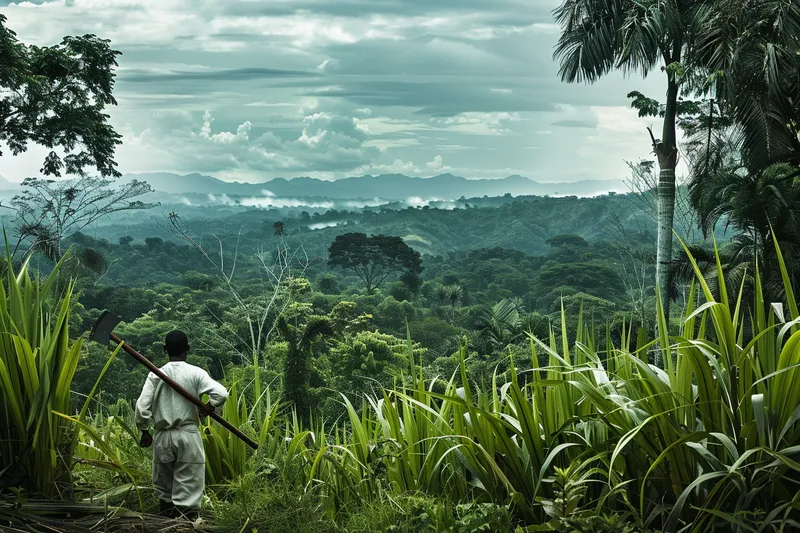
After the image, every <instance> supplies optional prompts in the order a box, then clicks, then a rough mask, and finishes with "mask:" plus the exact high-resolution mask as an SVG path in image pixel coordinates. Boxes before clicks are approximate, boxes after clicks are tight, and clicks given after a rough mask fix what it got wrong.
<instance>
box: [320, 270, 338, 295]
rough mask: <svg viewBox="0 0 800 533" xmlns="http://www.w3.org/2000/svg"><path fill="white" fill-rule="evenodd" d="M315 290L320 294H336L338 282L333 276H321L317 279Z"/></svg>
mask: <svg viewBox="0 0 800 533" xmlns="http://www.w3.org/2000/svg"><path fill="white" fill-rule="evenodd" d="M317 288H318V289H319V290H320V292H321V293H322V294H338V292H339V282H338V280H337V279H336V276H334V275H333V274H323V275H322V276H320V277H319V278H318V279H317Z"/></svg>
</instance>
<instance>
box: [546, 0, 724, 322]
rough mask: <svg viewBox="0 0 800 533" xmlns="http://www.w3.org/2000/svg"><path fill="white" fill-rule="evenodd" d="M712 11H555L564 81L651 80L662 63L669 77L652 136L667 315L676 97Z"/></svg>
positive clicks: (636, 1) (604, 7) (582, 3)
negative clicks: (657, 132)
mask: <svg viewBox="0 0 800 533" xmlns="http://www.w3.org/2000/svg"><path fill="white" fill-rule="evenodd" d="M711 12H712V8H711V7H710V6H709V3H708V2H706V1H703V0H564V1H563V3H562V4H561V6H560V7H559V8H558V9H556V10H555V12H554V14H555V17H556V21H557V22H558V23H559V24H560V25H561V29H562V33H561V37H560V39H559V41H558V44H557V45H556V50H555V54H554V57H555V58H556V59H557V60H558V61H559V63H560V64H561V67H560V70H559V74H560V76H561V79H562V80H564V81H568V82H588V83H593V82H595V81H597V80H598V79H600V78H601V77H603V76H605V75H606V74H608V73H610V72H612V71H615V70H622V71H623V72H624V73H626V74H630V73H632V72H639V73H641V74H642V75H643V76H647V74H648V73H650V72H651V71H652V70H654V69H655V68H656V67H657V66H658V65H659V64H661V66H662V67H663V70H664V72H665V73H666V75H667V93H666V102H665V104H664V109H663V116H664V122H663V126H662V132H661V139H660V140H659V139H656V138H655V136H654V135H653V133H652V131H651V132H650V137H651V140H652V142H653V149H654V151H655V154H656V157H657V158H658V165H659V178H658V189H657V191H658V244H657V264H656V281H657V283H658V284H659V287H660V290H661V292H662V295H663V297H662V301H663V303H664V306H665V310H666V311H667V313H668V312H669V307H668V305H669V299H668V298H667V297H666V296H667V292H666V291H667V290H668V282H669V279H670V278H669V271H670V267H671V261H672V225H673V220H674V216H675V167H676V165H677V161H678V146H677V140H676V118H677V109H678V96H679V94H680V92H681V85H682V84H683V83H684V82H685V81H686V80H687V74H688V73H689V72H690V69H691V67H692V66H694V64H695V57H694V56H693V52H694V49H695V44H696V42H697V39H698V36H699V35H700V34H701V33H702V32H703V31H704V30H705V29H706V23H707V21H708V19H709V17H710V13H711Z"/></svg>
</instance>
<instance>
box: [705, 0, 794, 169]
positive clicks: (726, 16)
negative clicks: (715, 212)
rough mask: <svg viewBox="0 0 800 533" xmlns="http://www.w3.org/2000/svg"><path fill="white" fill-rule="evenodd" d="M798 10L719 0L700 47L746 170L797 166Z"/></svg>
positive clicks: (772, 3) (783, 4)
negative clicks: (734, 125)
mask: <svg viewBox="0 0 800 533" xmlns="http://www.w3.org/2000/svg"><path fill="white" fill-rule="evenodd" d="M798 34H800V4H798V3H797V2H793V1H792V2H783V1H774V0H764V1H759V2H741V1H736V0H719V1H717V2H716V3H715V8H714V9H713V10H712V20H711V23H710V24H709V25H708V28H707V31H705V32H704V33H703V35H702V37H701V38H700V41H699V47H698V48H699V50H700V52H701V59H702V61H703V63H704V65H705V66H706V68H707V69H708V70H709V71H711V72H713V73H714V74H713V75H712V76H713V81H714V87H715V89H716V96H717V98H718V100H719V102H720V103H721V104H724V105H725V107H726V110H727V112H728V113H730V115H731V116H732V117H733V118H734V119H735V121H736V123H737V126H738V128H737V130H738V131H737V133H738V135H737V137H738V138H739V140H740V141H741V142H740V145H741V152H742V157H743V163H744V166H746V167H747V168H748V170H749V171H750V172H752V173H757V172H758V171H761V170H764V169H765V168H767V167H769V166H770V165H772V164H774V163H789V164H791V165H792V166H794V167H798V166H800V137H799V136H798V134H800V106H798V105H797V102H798V101H799V100H800V83H798V78H799V77H800V57H799V56H798V54H799V53H800V42H798V39H797V35H798Z"/></svg>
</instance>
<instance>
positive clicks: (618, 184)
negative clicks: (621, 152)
mask: <svg viewBox="0 0 800 533" xmlns="http://www.w3.org/2000/svg"><path fill="white" fill-rule="evenodd" d="M133 179H137V180H141V181H146V182H147V183H149V184H150V185H151V186H152V187H153V189H154V190H156V191H159V192H163V193H168V194H205V195H208V194H211V195H215V196H216V195H223V194H226V195H228V196H230V197H254V196H255V197H265V196H266V197H269V196H275V197H281V198H329V199H365V200H366V199H381V200H387V201H398V200H407V199H408V198H411V197H419V198H421V199H423V200H430V199H438V200H456V199H458V198H460V197H462V196H464V197H466V198H470V197H472V198H474V197H480V196H502V195H504V194H511V195H512V196H523V195H535V196H546V195H549V196H571V195H575V196H596V195H598V194H604V193H607V192H609V191H614V192H622V191H625V190H626V187H625V184H624V183H623V181H622V180H583V181H576V182H565V183H540V182H537V181H533V180H531V179H528V178H525V177H523V176H516V175H515V176H509V177H507V178H503V179H467V178H462V177H459V176H453V175H452V174H441V175H439V176H435V177H433V178H414V177H411V176H406V175H403V174H384V175H380V176H360V177H352V178H343V179H339V180H335V181H326V180H320V179H316V178H307V177H301V178H292V179H284V178H277V179H274V180H271V181H268V182H264V183H241V182H227V181H222V180H220V179H217V178H214V177H211V176H204V175H202V174H188V175H178V174H168V173H148V174H126V175H125V176H124V177H123V180H125V181H130V180H133Z"/></svg>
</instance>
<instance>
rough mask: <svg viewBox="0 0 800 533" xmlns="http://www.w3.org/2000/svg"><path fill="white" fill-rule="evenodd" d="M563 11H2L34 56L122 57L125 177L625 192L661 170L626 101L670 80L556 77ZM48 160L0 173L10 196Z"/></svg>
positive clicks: (5, 160)
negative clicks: (633, 179) (641, 171)
mask: <svg viewBox="0 0 800 533" xmlns="http://www.w3.org/2000/svg"><path fill="white" fill-rule="evenodd" d="M558 3H559V0H262V1H256V0H214V1H209V0H54V1H41V0H37V1H33V2H21V3H13V2H11V3H9V2H8V1H2V0H0V12H2V13H3V14H5V15H6V16H7V17H8V21H7V26H8V27H9V28H10V29H12V30H14V31H15V32H16V33H17V36H18V38H19V39H20V40H21V41H23V42H26V43H34V44H39V45H44V44H55V43H57V42H59V41H60V40H61V38H62V37H63V36H64V35H74V34H85V33H93V34H96V35H98V36H99V37H102V38H107V39H110V40H111V44H112V46H113V47H114V48H115V49H117V50H119V51H121V52H122V55H121V56H120V57H119V68H118V70H117V73H118V77H117V84H116V87H115V96H116V98H117V100H118V103H119V105H118V106H117V107H114V108H111V109H110V110H109V114H110V115H111V122H112V124H113V126H114V127H115V128H116V130H117V131H118V132H120V133H121V134H122V135H123V145H122V146H120V147H119V148H118V150H117V156H116V159H117V162H118V163H119V169H120V170H121V171H122V172H123V173H133V172H154V171H159V172H176V173H181V174H188V173H191V172H199V173H202V174H208V175H212V176H216V177H218V178H221V179H226V180H232V181H234V180H235V181H248V182H261V181H267V180H269V179H272V178H276V177H286V178H290V177H295V176H311V177H318V178H322V179H337V178H342V177H346V176H360V175H365V174H371V175H377V174H387V173H403V174H407V175H412V176H422V177H428V176H433V175H437V174H442V173H452V174H456V175H459V176H465V177H468V178H499V177H505V176H509V175H512V174H519V175H522V176H526V177H528V178H531V179H534V180H537V181H542V182H563V181H578V180H585V179H624V178H625V177H627V175H628V174H629V173H628V167H627V165H626V163H625V161H626V160H627V161H636V160H639V159H641V158H647V157H650V140H649V136H648V133H647V131H646V127H647V126H654V127H655V128H656V130H658V129H660V125H659V123H658V121H657V120H655V119H641V118H639V117H637V114H636V112H635V111H634V110H631V109H630V106H629V101H628V99H627V98H626V95H627V94H628V93H629V92H630V91H632V90H639V91H641V92H643V93H645V94H647V95H648V96H652V97H654V98H659V99H660V98H662V95H663V93H664V90H665V83H664V80H663V75H662V74H661V73H659V72H654V73H652V74H651V75H650V76H649V77H648V78H647V79H644V80H643V79H642V78H640V77H637V78H630V79H625V78H623V76H622V75H621V74H614V75H611V76H609V77H608V78H606V79H603V80H601V81H600V82H598V83H596V84H594V85H583V84H567V83H564V82H561V81H560V79H559V77H558V65H557V64H556V63H555V62H554V60H553V57H552V56H553V47H554V45H555V43H556V41H557V39H558V34H559V28H558V26H557V25H555V23H554V21H553V17H552V10H553V9H554V8H556V7H557V6H558ZM45 154H46V151H44V150H43V149H41V148H32V149H30V150H29V152H28V153H27V154H24V155H21V156H17V157H12V156H10V155H8V154H6V155H4V156H3V157H2V159H0V175H3V176H5V177H6V178H7V179H10V180H12V181H20V180H22V179H23V178H24V177H26V176H33V175H36V174H37V170H38V169H39V168H40V166H41V162H42V160H43V158H44V155H45Z"/></svg>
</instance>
